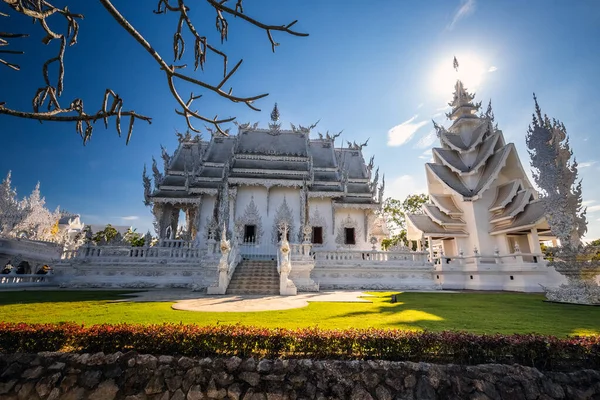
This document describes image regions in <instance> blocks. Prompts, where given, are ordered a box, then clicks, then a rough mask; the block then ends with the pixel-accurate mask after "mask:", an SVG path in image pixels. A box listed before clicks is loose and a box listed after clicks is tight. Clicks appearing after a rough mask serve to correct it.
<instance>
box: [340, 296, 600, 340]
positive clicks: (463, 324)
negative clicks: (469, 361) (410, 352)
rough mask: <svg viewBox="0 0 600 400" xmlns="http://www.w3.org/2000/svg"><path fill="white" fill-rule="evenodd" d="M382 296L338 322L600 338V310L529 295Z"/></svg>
mask: <svg viewBox="0 0 600 400" xmlns="http://www.w3.org/2000/svg"><path fill="white" fill-rule="evenodd" d="M391 295H392V293H390V294H387V293H386V294H385V295H382V296H380V297H379V298H378V299H377V300H375V301H374V304H373V307H371V308H369V309H366V310H353V311H349V312H346V313H343V314H341V315H339V316H338V317H339V318H358V319H364V320H368V319H370V318H374V317H378V319H379V323H380V324H381V325H383V326H385V327H388V328H399V329H406V328H408V329H411V330H414V329H416V330H422V329H426V330H430V331H443V330H461V331H470V332H475V333H488V334H494V333H503V334H509V333H545V334H548V333H550V332H552V334H554V335H557V336H567V335H574V334H583V335H591V334H596V335H597V334H600V307H598V308H590V307H586V306H577V305H572V304H569V305H564V304H556V303H547V302H544V296H543V295H539V294H528V293H455V294H454V293H453V294H443V295H440V294H427V293H397V300H398V302H397V303H392V302H391Z"/></svg>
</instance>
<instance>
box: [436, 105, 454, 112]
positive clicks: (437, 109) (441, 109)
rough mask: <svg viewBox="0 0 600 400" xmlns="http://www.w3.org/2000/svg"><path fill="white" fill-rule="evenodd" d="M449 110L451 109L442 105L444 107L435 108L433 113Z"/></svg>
mask: <svg viewBox="0 0 600 400" xmlns="http://www.w3.org/2000/svg"><path fill="white" fill-rule="evenodd" d="M451 108H452V107H450V106H449V105H447V104H446V105H444V106H442V107H440V108H436V109H435V111H446V110H449V109H451Z"/></svg>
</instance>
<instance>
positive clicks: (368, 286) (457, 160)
mask: <svg viewBox="0 0 600 400" xmlns="http://www.w3.org/2000/svg"><path fill="white" fill-rule="evenodd" d="M473 99H474V96H473V95H472V94H469V93H468V92H467V91H466V89H465V88H464V87H463V84H462V82H460V81H458V82H457V83H456V88H455V92H454V99H453V101H452V102H451V103H450V105H451V107H452V111H451V112H450V113H449V114H447V116H448V118H449V119H450V120H451V121H452V125H451V126H450V127H449V128H448V129H445V128H443V127H441V126H438V125H437V124H436V125H435V127H436V129H437V133H438V136H439V138H440V144H441V146H440V147H436V148H434V149H433V162H431V163H428V164H426V167H425V168H426V174H427V185H428V191H429V198H430V203H429V204H426V205H425V206H424V207H423V212H422V213H421V214H416V215H409V216H408V217H407V228H408V229H407V236H408V238H409V239H410V240H413V241H416V242H417V243H418V246H417V250H416V251H413V250H410V249H408V248H406V247H396V248H392V249H388V250H386V251H383V250H382V249H381V246H380V244H381V241H382V239H384V238H385V237H386V236H387V234H388V232H387V229H386V224H385V221H383V220H382V218H381V217H378V211H379V210H380V209H381V205H382V200H383V193H384V186H385V183H384V182H383V179H382V183H381V184H379V182H378V181H379V173H378V170H375V171H374V170H373V169H374V165H373V162H374V161H373V158H371V159H370V160H369V162H368V163H367V162H365V159H364V157H363V152H362V149H363V147H364V146H365V145H366V144H367V143H363V144H356V143H350V142H347V146H345V147H344V146H338V147H336V146H335V140H336V138H337V137H339V134H337V135H333V136H331V135H329V134H326V135H322V134H320V133H319V134H318V137H316V138H311V130H312V129H313V128H314V127H315V125H312V126H310V127H308V128H306V127H303V126H298V127H296V126H294V125H291V129H290V130H285V129H282V128H281V124H280V122H279V111H278V109H277V106H275V108H274V109H273V112H272V114H271V123H270V124H269V126H268V128H264V129H263V128H259V127H258V124H254V125H250V124H240V125H238V132H237V134H236V135H229V136H225V135H222V134H220V133H216V132H214V133H213V132H211V137H210V139H209V140H203V139H202V138H201V137H200V136H196V137H192V135H191V134H189V133H188V134H186V135H182V134H178V136H179V145H178V148H177V149H176V150H175V152H174V153H173V154H169V153H168V152H167V151H166V150H165V149H164V148H163V149H162V159H163V168H162V171H161V170H160V169H159V167H158V165H157V163H156V161H155V160H153V165H152V172H153V179H151V178H150V177H149V176H147V174H146V170H145V168H144V173H143V183H144V201H145V204H146V205H148V206H151V207H152V212H153V214H154V217H155V222H154V225H155V230H156V234H157V235H158V239H157V240H153V238H152V237H151V235H150V234H147V235H146V236H145V238H144V241H143V242H142V243H143V244H141V245H133V244H132V242H129V243H128V242H125V241H123V240H122V239H123V238H122V237H121V235H119V238H115V239H114V240H109V241H101V242H97V241H96V242H95V241H93V240H91V234H90V233H89V232H87V233H86V234H85V235H83V234H80V235H78V238H77V242H78V243H79V244H81V246H80V247H79V248H67V249H55V248H52V249H48V250H44V251H47V253H48V254H50V253H52V254H57V255H58V256H57V258H59V260H58V259H57V260H56V261H55V262H54V267H55V272H56V274H55V277H54V278H55V279H56V282H59V283H60V285H61V286H64V287H83V288H85V287H88V288H108V287H118V288H157V287H169V288H192V289H194V290H202V291H206V292H207V293H208V294H232V295H235V294H281V295H294V294H297V293H298V292H301V291H318V290H322V289H361V290H374V289H388V290H409V289H417V290H432V289H477V290H511V291H525V292H532V291H535V292H540V291H543V290H544V289H543V287H544V286H545V287H555V286H558V284H560V283H562V281H564V278H563V277H562V276H561V275H559V274H558V273H556V271H555V270H554V269H553V268H548V267H547V262H546V261H545V260H544V258H543V254H542V252H541V249H540V241H543V240H553V239H554V238H553V237H552V236H551V234H550V230H549V227H548V224H547V222H546V219H545V216H544V210H543V209H542V207H541V203H540V202H539V201H538V200H537V197H538V195H537V193H536V191H535V190H534V188H533V186H532V185H531V183H530V182H529V180H528V179H527V176H526V174H525V171H524V169H523V166H522V165H521V162H520V160H519V157H518V155H517V152H516V150H515V147H514V145H513V144H512V143H508V144H507V143H506V142H505V141H504V137H503V134H502V131H500V130H498V129H497V128H496V126H494V117H493V114H492V112H491V108H489V109H488V112H486V113H485V114H483V115H479V116H478V115H476V112H477V111H478V110H479V108H480V103H478V104H475V103H473ZM425 243H427V246H424V244H425ZM35 246H37V247H35ZM40 246H42V245H41V244H40V243H37V244H36V243H33V242H27V241H18V242H17V241H14V240H13V241H10V240H3V239H1V238H0V248H3V249H4V250H3V251H4V252H5V254H7V255H8V256H11V257H12V256H14V255H20V254H34V253H36V254H39V253H40V251H42V250H40V249H41V247H40ZM34 247H35V248H34ZM425 247H427V250H426V249H425ZM53 257H54V256H53ZM18 279H21V278H15V277H12V278H3V280H2V281H1V282H0V283H2V282H7V283H8V284H12V283H14V282H17V281H18ZM46 282H47V280H46Z"/></svg>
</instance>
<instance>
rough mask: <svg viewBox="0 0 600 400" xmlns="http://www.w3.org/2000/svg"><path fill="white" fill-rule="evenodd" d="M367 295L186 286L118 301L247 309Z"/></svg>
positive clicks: (196, 308) (362, 300)
mask: <svg viewBox="0 0 600 400" xmlns="http://www.w3.org/2000/svg"><path fill="white" fill-rule="evenodd" d="M363 297H364V298H363ZM368 297H369V295H368V294H366V293H364V292H361V291H330V292H328V291H321V292H318V293H301V294H299V295H297V296H250V295H223V296H208V295H206V294H200V293H195V292H191V291H189V290H149V291H146V292H140V293H132V294H131V295H128V296H127V298H126V299H123V300H118V301H140V302H150V301H167V302H176V303H175V304H173V309H175V310H184V311H213V312H248V311H270V310H289V309H292V308H301V307H306V306H307V305H308V303H309V302H313V301H321V302H344V303H370V302H371V301H370V300H369V299H368Z"/></svg>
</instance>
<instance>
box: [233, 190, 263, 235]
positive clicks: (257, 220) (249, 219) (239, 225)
mask: <svg viewBox="0 0 600 400" xmlns="http://www.w3.org/2000/svg"><path fill="white" fill-rule="evenodd" d="M235 225H236V229H238V230H239V232H238V235H240V236H241V237H243V235H244V234H243V229H244V225H254V226H256V243H260V241H261V238H262V236H263V233H264V232H263V227H262V218H261V216H260V213H259V212H258V207H256V203H255V202H254V196H252V197H251V198H250V203H248V205H247V206H246V208H245V209H244V214H243V215H242V216H241V217H240V218H238V219H236V221H235Z"/></svg>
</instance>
